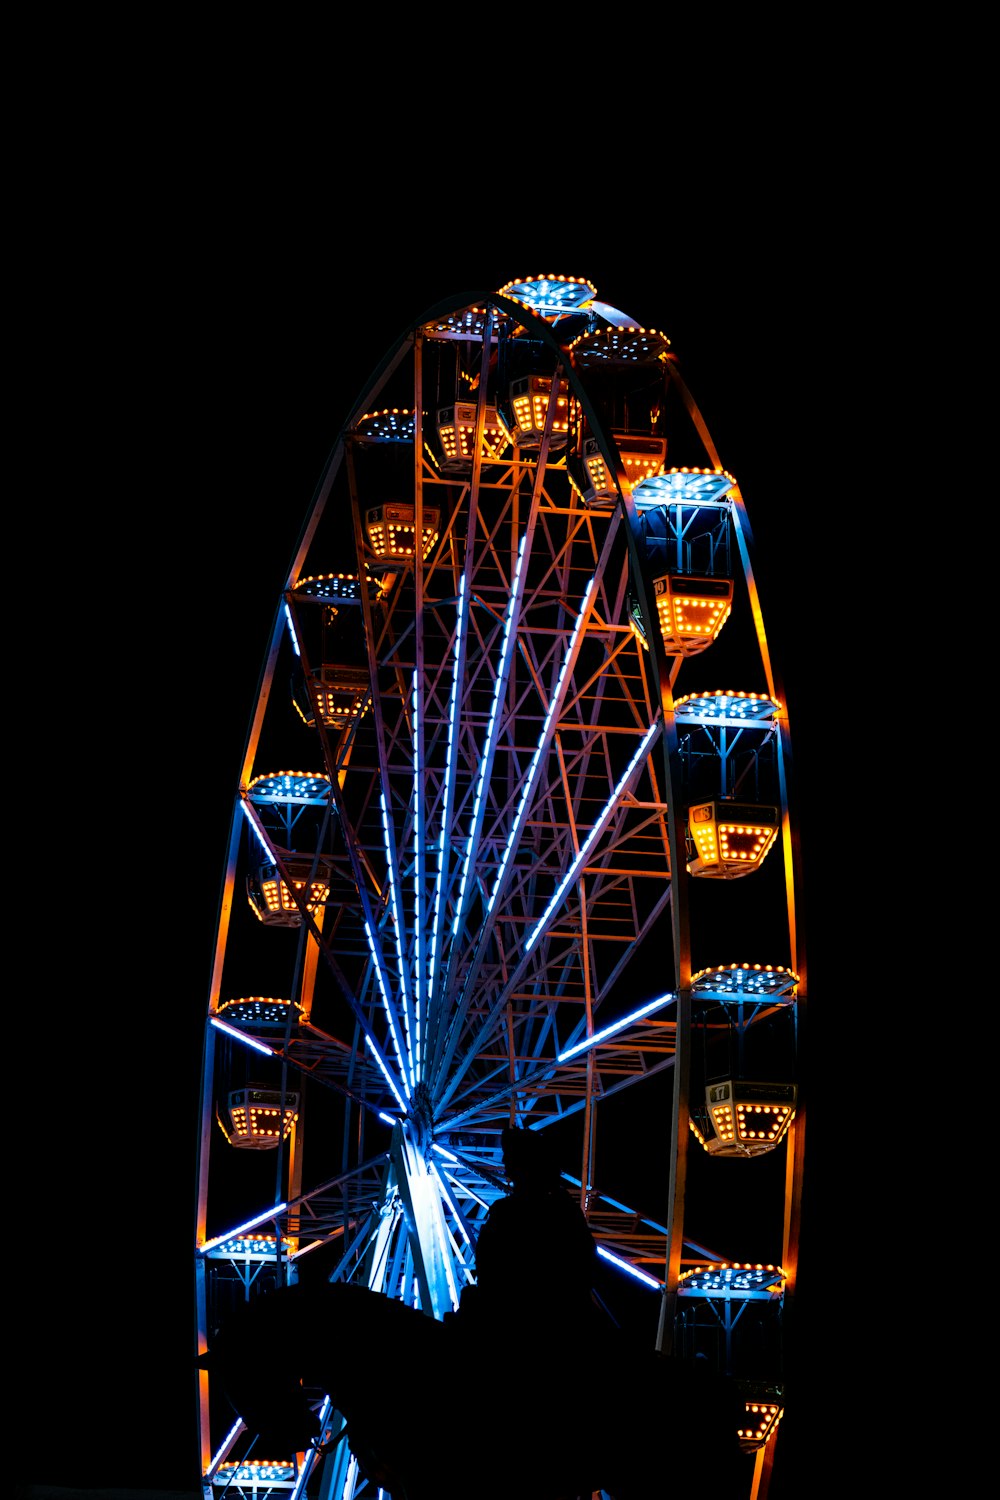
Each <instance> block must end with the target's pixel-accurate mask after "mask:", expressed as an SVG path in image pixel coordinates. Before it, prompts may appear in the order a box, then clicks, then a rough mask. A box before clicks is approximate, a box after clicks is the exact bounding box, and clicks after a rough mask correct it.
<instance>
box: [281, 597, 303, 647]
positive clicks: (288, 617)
mask: <svg viewBox="0 0 1000 1500" xmlns="http://www.w3.org/2000/svg"><path fill="white" fill-rule="evenodd" d="M285 619H286V621H287V622H288V634H289V637H290V639H291V642H292V649H293V651H294V652H295V655H296V656H301V655H302V652H301V651H300V650H299V638H298V636H297V635H296V634H295V622H294V620H293V619H292V612H291V610H290V609H289V608H288V603H287V601H286V603H285Z"/></svg>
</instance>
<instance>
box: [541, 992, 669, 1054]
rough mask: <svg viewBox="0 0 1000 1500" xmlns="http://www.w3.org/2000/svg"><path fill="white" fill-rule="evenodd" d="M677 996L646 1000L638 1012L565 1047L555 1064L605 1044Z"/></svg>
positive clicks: (631, 1012) (663, 996)
mask: <svg viewBox="0 0 1000 1500" xmlns="http://www.w3.org/2000/svg"><path fill="white" fill-rule="evenodd" d="M676 999H677V996H676V995H674V994H672V993H671V994H667V995H658V996H657V998H656V999H655V1000H648V1001H647V1002H646V1004H645V1005H640V1006H639V1009H638V1010H633V1011H630V1013H629V1014H628V1015H627V1016H622V1017H621V1019H620V1020H618V1021H612V1022H611V1023H610V1025H608V1026H605V1027H604V1029H603V1030H602V1031H595V1032H594V1034H593V1036H588V1037H584V1039H583V1041H582V1042H574V1044H573V1046H572V1047H567V1048H566V1050H565V1051H564V1052H560V1053H558V1054H557V1057H556V1061H557V1062H567V1061H568V1060H569V1059H570V1058H571V1057H576V1056H577V1055H578V1054H579V1053H581V1052H587V1051H588V1050H589V1049H590V1048H591V1047H596V1046H597V1045H598V1044H599V1043H600V1042H606V1041H607V1040H608V1038H609V1037H613V1036H617V1035H618V1033H619V1032H621V1031H624V1030H625V1028H626V1027H627V1026H631V1025H632V1022H633V1021H638V1020H640V1019H641V1018H642V1017H643V1016H648V1015H651V1014H652V1012H653V1011H654V1010H661V1009H662V1008H663V1006H664V1005H670V1004H671V1003H672V1002H673V1001H674V1000H676Z"/></svg>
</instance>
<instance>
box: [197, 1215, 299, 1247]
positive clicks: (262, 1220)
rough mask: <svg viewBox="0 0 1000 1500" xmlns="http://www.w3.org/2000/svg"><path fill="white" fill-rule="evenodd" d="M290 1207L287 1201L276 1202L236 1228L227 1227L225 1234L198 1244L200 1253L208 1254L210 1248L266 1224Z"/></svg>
mask: <svg viewBox="0 0 1000 1500" xmlns="http://www.w3.org/2000/svg"><path fill="white" fill-rule="evenodd" d="M287 1207H288V1204H287V1203H276V1204H274V1206H273V1207H272V1208H265V1209H264V1210H263V1211H262V1212H261V1213H259V1214H255V1215H254V1217H253V1218H252V1219H247V1220H245V1221H244V1223H242V1224H237V1225H236V1227H235V1228H234V1229H227V1230H226V1231H225V1233H224V1234H217V1235H216V1236H215V1238H214V1239H211V1240H206V1241H205V1243H204V1244H203V1245H199V1246H198V1254H199V1255H206V1254H207V1253H208V1251H209V1250H214V1249H215V1247H216V1245H224V1244H225V1243H226V1241H227V1240H235V1239H238V1238H239V1237H240V1235H241V1234H245V1233H246V1231H247V1230H248V1229H256V1227H257V1225H258V1224H266V1223H268V1221H269V1220H271V1219H276V1218H277V1216H278V1215H279V1214H281V1213H284V1211H285V1209H286V1208H287Z"/></svg>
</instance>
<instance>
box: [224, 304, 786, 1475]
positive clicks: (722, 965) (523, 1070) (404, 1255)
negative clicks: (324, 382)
mask: <svg viewBox="0 0 1000 1500" xmlns="http://www.w3.org/2000/svg"><path fill="white" fill-rule="evenodd" d="M790 773H791V741H790V735H789V724H788V716H787V711H786V708H785V704H784V694H783V687H782V684H781V682H780V679H779V677H778V675H777V669H776V666H775V663H774V662H773V661H772V657H771V650H770V646H769V643H768V639H767V635H766V631H765V628H764V621H763V613H762V608H761V601H760V598H759V596H758V589H757V582H756V579H755V574H754V548H753V538H752V532H751V529H750V524H749V520H748V516H747V510H746V506H745V503H744V500H743V497H742V494H741V491H740V488H739V484H738V483H737V480H736V478H735V477H734V475H732V474H731V473H729V472H728V471H727V470H726V469H725V468H724V467H723V465H722V462H721V460H720V458H719V455H718V453H717V451H716V448H715V446H714V444H713V441H712V438H711V436H710V435H709V432H708V429H707V426H706V424H705V421H704V420H703V418H702V416H701V413H700V411H699V409H698V407H697V405H696V404H695V401H694V399H693V396H692V394H691V393H690V392H689V391H688V389H687V387H686V385H685V383H684V380H683V378H682V375H681V372H680V367H679V363H678V359H677V356H676V355H675V353H674V350H673V349H672V347H671V344H670V341H669V339H668V338H667V336H666V335H665V334H663V333H661V332H659V331H657V330H656V329H655V328H650V327H647V326H643V325H641V324H640V323H639V322H637V321H636V320H635V319H634V318H633V317H631V316H630V315H628V314H626V313H624V312H622V311H621V310H619V309H617V308H616V307H614V306H613V305H611V304H610V303H607V302H604V301H602V300H599V298H598V289H597V288H596V287H595V286H594V285H593V284H592V283H590V282H589V281H587V280H585V279H582V278H577V277H572V276H562V275H559V276H556V275H546V276H535V277H528V278H525V279H522V280H516V281H511V282H509V283H507V284H506V285H505V286H504V287H502V288H500V289H499V290H492V289H491V290H486V291H483V292H482V293H479V294H477V295H476V296H475V297H474V298H473V299H472V300H471V301H470V298H469V295H468V294H467V293H463V294H462V295H461V296H460V297H457V298H455V299H452V300H449V301H445V302H443V303H441V304H439V305H437V306H435V307H433V308H431V309H429V310H428V311H427V312H425V313H423V314H422V315H421V316H420V317H419V318H418V319H417V320H416V321H415V322H414V323H413V325H412V326H410V327H408V328H407V329H405V330H404V331H403V332H402V333H401V335H400V336H399V337H398V339H397V340H396V341H395V342H394V344H393V345H392V347H391V348H390V350H389V351H388V353H387V354H386V355H385V357H384V358H383V359H382V360H381V362H380V363H379V364H378V366H377V367H376V369H375V370H374V372H373V373H372V375H371V376H370V377H369V378H368V380H367V381H366V383H365V385H364V387H363V389H362V391H361V394H360V396H359V398H358V400H357V402H356V403H355V406H354V408H353V410H352V411H351V412H350V413H349V415H348V417H347V420H346V422H345V423H344V426H343V428H342V430H341V432H340V435H339V438H338V440H337V442H336V445H335V447H334V449H333V452H332V455H331V458H330V460H329V463H328V465H327V467H326V470H325V472H324V473H323V475H322V477H321V479H320V483H319V485H318V488H317V491H316V495H315V499H314V503H313V504H312V507H311V509H310V511H309V513H308V515H307V516H306V518H305V521H304V525H303V527H302V531H301V534H300V539H299V542H298V545H297V548H296V551H295V556H294V558H293V559H292V563H291V566H290V568H289V570H288V574H287V578H286V583H285V587H284V590H283V592H282V596H281V598H280V599H279V600H278V601H277V606H276V610H275V616H274V624H273V630H272V633H271V637H270V642H269V647H268V651H267V655H266V659H265V662H264V665H263V669H262V672H261V676H260V684H259V689H258V694H257V698H256V703H255V706H254V711H253V716H252V721H251V724H250V728H249V733H248V736H247V740H246V746H245V751H244V755H243V760H242V764H241V766H240V771H239V778H238V785H237V787H236V791H235V798H234V810H233V819H232V824H231V834H230V840H229V846H228V851H227V854H226V864H225V873H224V878H223V891H222V899H221V902H220V912H219V920H218V928H217V937H216V943H215V957H214V965H213V970H212V975H211V983H210V993H209V997H208V1007H207V1015H206V1024H205V1033H204V1063H203V1083H202V1118H201V1133H200V1149H199V1160H198V1183H199V1213H198V1234H197V1245H196V1254H195V1269H196V1284H197V1304H198V1321H199V1336H200V1339H201V1341H202V1348H204V1347H205V1341H206V1340H207V1338H208V1336H209V1334H210V1331H211V1329H212V1327H213V1326H214V1324H215V1323H216V1322H217V1320H218V1318H219V1317H220V1316H222V1315H224V1313H225V1311H226V1309H227V1307H229V1306H231V1305H232V1304H233V1302H234V1301H238V1300H243V1299H247V1298H251V1297H254V1296H256V1295H258V1293H259V1292H260V1291H261V1290H263V1289H265V1288H266V1287H268V1286H271V1285H274V1284H276V1283H277V1284H284V1283H287V1282H293V1281H295V1280H297V1279H298V1278H299V1277H300V1276H304V1275H306V1274H315V1272H314V1268H316V1267H320V1268H321V1274H322V1275H323V1276H324V1277H326V1278H327V1279H329V1280H331V1281H352V1282H357V1283H359V1284H361V1285H365V1286H368V1287H370V1288H373V1289H375V1290H377V1291H380V1292H383V1293H385V1294H386V1295H388V1296H390V1297H394V1298H400V1299H403V1300H406V1301H408V1302H410V1303H411V1304H412V1305H414V1306H418V1307H419V1308H421V1309H422V1310H423V1311H425V1312H427V1313H428V1314H430V1315H431V1316H433V1317H434V1318H442V1317H443V1316H444V1315H445V1314H446V1313H447V1312H449V1311H450V1310H452V1309H453V1308H455V1307H456V1306H457V1304H458V1301H459V1298H460V1296H461V1292H462V1289H463V1287H465V1286H466V1285H468V1284H469V1283H470V1282H471V1281H472V1280H474V1278H475V1246H476V1239H477V1234H478V1231H479V1229H480V1227H481V1225H482V1223H483V1222H484V1220H485V1217H486V1215H487V1213H488V1211H489V1208H490V1206H491V1204H492V1203H493V1202H495V1201H496V1199H497V1198H498V1197H500V1196H501V1195H502V1194H503V1193H504V1192H505V1190H506V1182H505V1178H504V1172H503V1165H502V1156H501V1133H502V1131H503V1130H504V1129H505V1127H508V1126H510V1125H516V1126H519V1127H521V1128H523V1129H527V1130H531V1131H545V1132H552V1134H551V1136H550V1137H549V1139H551V1140H553V1141H556V1142H557V1143H558V1154H559V1158H560V1161H561V1163H562V1165H563V1168H564V1171H563V1176H564V1180H565V1181H566V1183H567V1186H568V1189H569V1190H570V1191H572V1192H573V1193H574V1194H576V1195H577V1196H578V1198H579V1201H580V1203H581V1206H582V1207H583V1209H584V1212H585V1213H586V1215H587V1218H588V1220H589V1223H590V1226H591V1229H592V1230H593V1232H594V1234H595V1237H596V1239H597V1242H598V1247H599V1251H600V1254H601V1257H602V1261H603V1264H604V1266H605V1267H606V1268H607V1272H608V1275H609V1276H610V1277H613V1278H620V1279H621V1282H622V1285H625V1284H631V1285H634V1286H637V1287H639V1288H641V1289H644V1293H645V1295H646V1296H647V1297H649V1298H652V1299H653V1301H654V1303H655V1308H656V1317H655V1336H656V1340H657V1343H658V1346H659V1347H661V1348H663V1349H665V1350H667V1351H672V1352H676V1353H679V1354H681V1355H683V1356H685V1357H690V1358H694V1357H697V1356H699V1355H701V1356H704V1357H706V1358H708V1359H709V1360H710V1361H711V1362H712V1363H713V1364H714V1365H715V1366H716V1367H717V1368H719V1369H720V1370H724V1371H725V1373H727V1374H730V1375H733V1376H734V1377H736V1378H737V1379H738V1380H739V1382H740V1383H741V1386H742V1388H743V1390H744V1392H745V1397H746V1400H745V1408H746V1416H745V1422H744V1425H743V1427H741V1429H740V1433H739V1437H740V1443H741V1446H742V1447H743V1449H744V1451H745V1453H746V1455H747V1467H746V1472H747V1496H748V1500H751V1497H756V1496H758V1495H764V1494H766V1489H767V1484H768V1477H769V1473H770V1468H771V1465H772V1462H773V1461H774V1456H775V1453H776V1451H778V1449H779V1447H780V1419H781V1416H782V1410H783V1404H784V1385H783V1365H782V1319H783V1316H784V1314H785V1311H786V1309H787V1306H788V1304H789V1301H790V1299H792V1298H793V1297H794V1290H795V1276H796V1259H797V1245H798V1231H799V1215H800V1199H801V1187H802V1162H803V1149H804V1140H803V1124H804V1119H803V1115H802V1111H801V1100H800V1099H799V1097H798V1082H797V1075H796V1069H797V1061H796V1057H797V1048H798V1046H799V1034H800V1030H801V1025H802V1020H803V1014H804V1003H805V958H804V954H803V951H802V935H801V920H800V917H799V914H798V911H797V892H798V891H799V889H800V871H799V858H800V854H799V837H798V832H797V825H796V818H795V809H794V806H793V805H792V797H791V791H790V788H791V784H792V783H791V774H790ZM650 1097H651V1098H653V1099H654V1101H655V1103H654V1105H653V1115H652V1118H655V1130H653V1131H652V1132H651V1133H650V1134H649V1135H648V1136H647V1137H644V1138H643V1139H642V1142H641V1145H640V1144H638V1143H637V1144H636V1145H635V1146H634V1147H632V1148H630V1149H631V1152H632V1158H633V1159H632V1160H626V1159H625V1158H626V1157H627V1156H628V1155H629V1154H630V1149H629V1148H626V1149H625V1150H623V1149H622V1147H621V1144H620V1137H616V1136H615V1134H614V1132H613V1131H610V1132H609V1134H608V1140H609V1141H610V1142H611V1149H610V1151H607V1150H605V1149H604V1139H605V1137H604V1135H603V1134H602V1120H603V1119H604V1118H605V1115H606V1113H607V1115H608V1116H609V1117H610V1115H611V1114H612V1113H613V1112H615V1111H616V1110H618V1109H619V1108H621V1107H625V1106H626V1105H627V1106H628V1107H629V1108H632V1107H633V1106H634V1107H635V1110H636V1115H635V1118H637V1119H643V1118H644V1117H643V1115H642V1100H643V1099H644V1098H650ZM645 1118H646V1119H649V1118H651V1116H648V1115H647V1116H646V1117H645ZM640 1152H641V1155H642V1165H643V1167H644V1169H645V1171H646V1172H647V1174H651V1175H653V1176H655V1177H656V1179H657V1180H658V1181H659V1182H660V1184H661V1192H660V1200H658V1201H660V1202H661V1203H662V1208H661V1210H660V1211H659V1212H656V1213H654V1212H652V1211H651V1210H650V1208H649V1207H648V1205H647V1203H645V1202H644V1201H640V1199H641V1187H640V1186H638V1185H637V1184H639V1183H640V1182H641V1175H642V1174H641V1173H637V1172H636V1171H635V1170H634V1168H635V1166H636V1161H635V1156H636V1155H637V1154H639V1153H640ZM720 1160H728V1161H729V1163H730V1165H729V1166H728V1168H725V1169H723V1171H722V1173H721V1177H723V1178H725V1179H726V1181H725V1182H724V1183H723V1184H722V1191H721V1192H720V1177H718V1176H714V1175H713V1174H715V1173H716V1172H717V1170H718V1162H719V1161H720ZM763 1161H766V1162H768V1163H769V1164H770V1165H767V1166H765V1167H764V1168H763V1169H761V1167H760V1165H759V1164H760V1163H761V1162H763ZM741 1163H743V1164H746V1165H745V1166H744V1165H741ZM755 1163H756V1164H758V1165H756V1166H755V1165H754V1164H755ZM762 1170H763V1172H764V1173H766V1177H762V1176H761V1175H759V1174H760V1173H761V1171H762ZM744 1173H745V1174H747V1176H748V1177H749V1175H750V1174H751V1173H753V1174H757V1175H756V1176H755V1180H754V1183H753V1189H752V1191H751V1193H749V1194H748V1193H747V1192H745V1191H742V1190H741V1189H737V1187H736V1186H735V1184H736V1179H737V1178H738V1177H739V1176H740V1175H741V1174H744ZM619 1179H620V1180H621V1182H622V1183H624V1184H625V1185H624V1186H619ZM762 1184H763V1185H764V1187H765V1189H766V1190H765V1191H763V1192H758V1188H760V1187H761V1185H762ZM702 1188H704V1190H705V1191H704V1198H705V1204H706V1215H707V1217H706V1222H705V1223H704V1224H702V1223H701V1222H699V1193H700V1192H701V1190H702ZM730 1190H731V1191H730ZM750 1199H753V1201H754V1213H755V1215H756V1216H757V1218H758V1219H759V1218H760V1216H761V1215H763V1216H764V1217H765V1218H766V1220H767V1226H766V1229H765V1230H764V1232H763V1233H762V1232H761V1231H760V1229H759V1227H755V1229H754V1236H755V1238H754V1241H753V1250H752V1251H751V1252H750V1253H748V1254H741V1249H740V1247H741V1233H742V1232H743V1229H744V1222H743V1221H744V1219H745V1216H746V1213H747V1203H748V1201H749V1200H750ZM727 1200H728V1201H727ZM709 1205H710V1209H709ZM727 1211H728V1217H727ZM761 1244H764V1245H766V1246H767V1247H768V1248H770V1247H771V1246H773V1247H774V1253H773V1255H772V1256H770V1257H769V1258H766V1259H763V1258H761V1259H758V1258H757V1255H758V1249H759V1246H760V1245H761ZM555 1269H556V1271H557V1270H558V1268H555ZM199 1380H200V1412H201V1452H202V1473H203V1482H204V1493H205V1496H206V1500H207V1497H210V1496H212V1495H219V1494H221V1493H222V1491H223V1490H225V1491H226V1493H227V1494H228V1495H231V1496H242V1495H251V1494H252V1495H258V1496H264V1495H270V1494H275V1495H277V1494H283V1495H284V1494H289V1493H291V1494H293V1495H309V1496H322V1497H324V1500H352V1497H355V1496H357V1497H359V1500H367V1497H368V1496H372V1497H374V1496H376V1495H378V1494H379V1490H378V1488H377V1486H374V1487H373V1485H372V1484H371V1483H370V1482H369V1481H368V1480H366V1478H365V1476H364V1474H363V1473H362V1472H361V1470H360V1469H359V1467H358V1463H357V1461H356V1459H355V1458H354V1456H353V1455H352V1454H351V1452H350V1449H349V1447H348V1445H347V1444H346V1443H344V1444H342V1445H341V1446H340V1447H339V1448H336V1449H334V1450H333V1451H332V1452H329V1453H328V1454H327V1455H326V1457H325V1458H324V1461H323V1462H322V1464H317V1463H316V1458H315V1454H314V1453H311V1452H310V1453H298V1454H292V1453H282V1454H270V1453H269V1454H258V1453H255V1452H253V1451H252V1450H249V1449H248V1447H247V1439H248V1437H249V1436H252V1435H248V1434H247V1433H246V1432H245V1431H244V1430H243V1429H242V1424H240V1423H239V1422H238V1421H237V1422H235V1423H234V1421H233V1414H232V1411H231V1409H228V1408H227V1407H226V1405H225V1403H224V1401H222V1400H221V1398H220V1396H219V1394H218V1393H217V1392H216V1391H215V1390H214V1389H213V1387H212V1383H211V1379H210V1377H209V1375H208V1374H207V1373H206V1372H204V1371H203V1372H201V1374H200V1376H199ZM328 1408H329V1403H327V1404H326V1406H318V1407H317V1412H316V1420H317V1431H318V1432H319V1431H321V1430H322V1431H325V1432H329V1431H330V1430H333V1429H334V1428H335V1425H336V1424H335V1413H333V1412H331V1411H330V1410H329V1409H328Z"/></svg>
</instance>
